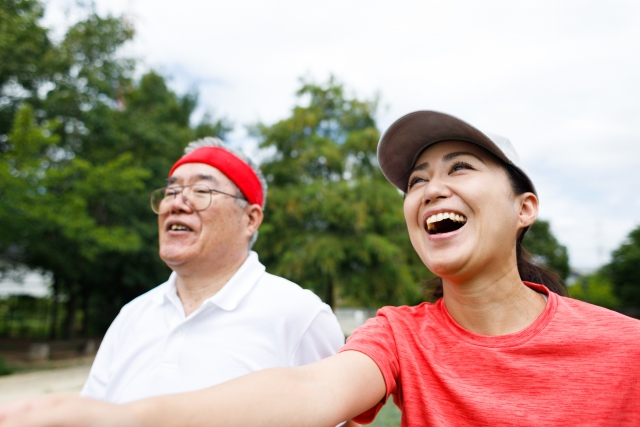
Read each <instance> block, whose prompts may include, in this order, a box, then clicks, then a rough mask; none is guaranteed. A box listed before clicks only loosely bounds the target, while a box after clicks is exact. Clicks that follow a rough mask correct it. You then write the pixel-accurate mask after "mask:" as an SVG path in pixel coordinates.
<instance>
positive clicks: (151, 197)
mask: <svg viewBox="0 0 640 427" xmlns="http://www.w3.org/2000/svg"><path fill="white" fill-rule="evenodd" d="M195 185H199V186H201V187H205V188H206V189H207V190H209V196H210V197H209V204H208V205H207V207H205V208H202V209H196V208H194V207H193V206H191V205H190V204H189V201H188V199H187V198H186V197H185V196H184V193H183V192H184V189H185V188H187V187H193V186H195ZM169 188H171V189H173V188H175V189H178V188H179V189H180V195H181V196H182V200H184V203H185V204H186V205H187V206H189V207H190V208H191V209H192V210H193V211H194V212H201V211H204V210H206V209H208V208H209V206H211V201H212V200H213V193H219V194H224V195H225V196H229V197H233V198H234V199H240V200H245V201H246V200H247V199H246V198H244V197H243V196H236V195H235V194H231V193H227V192H224V191H222V190H216V189H214V188H210V187H209V186H208V185H206V184H188V185H171V186H167V187H160V188H156V189H155V190H153V191H152V192H151V194H150V195H149V204H150V205H151V211H152V212H153V213H155V214H156V215H164V214H165V213H167V212H163V213H160V212H156V211H155V209H153V193H155V192H156V191H160V190H167V189H169ZM176 197H178V193H177V192H176V194H175V195H174V196H173V198H174V199H175V198H176Z"/></svg>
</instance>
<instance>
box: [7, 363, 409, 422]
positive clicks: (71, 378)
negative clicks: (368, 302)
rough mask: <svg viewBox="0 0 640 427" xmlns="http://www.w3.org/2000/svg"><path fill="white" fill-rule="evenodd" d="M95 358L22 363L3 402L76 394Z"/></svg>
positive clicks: (381, 417)
mask: <svg viewBox="0 0 640 427" xmlns="http://www.w3.org/2000/svg"><path fill="white" fill-rule="evenodd" d="M92 361H93V357H91V356H89V357H82V358H73V359H68V360H58V361H49V362H44V363H40V364H37V365H31V366H27V365H22V366H21V367H19V368H18V370H17V372H15V373H13V374H11V375H6V376H2V377H0V404H2V403H5V402H8V401H10V400H13V399H21V398H26V397H37V396H44V395H52V394H63V393H72V394H77V393H79V392H80V390H81V389H82V386H83V384H84V382H85V381H86V379H87V377H88V376H89V369H90V368H91V363H92ZM370 425H371V426H372V427H398V426H399V425H400V411H399V410H398V408H397V407H396V406H395V405H394V404H393V403H392V402H389V403H388V404H387V405H385V406H384V407H383V408H382V410H381V411H380V413H379V414H378V416H377V418H376V420H375V421H374V423H373V424H370Z"/></svg>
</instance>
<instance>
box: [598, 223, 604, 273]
mask: <svg viewBox="0 0 640 427" xmlns="http://www.w3.org/2000/svg"><path fill="white" fill-rule="evenodd" d="M596 261H597V262H598V267H600V266H601V265H602V264H603V263H604V248H603V246H602V221H597V222H596Z"/></svg>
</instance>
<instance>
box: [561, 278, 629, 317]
mask: <svg viewBox="0 0 640 427" xmlns="http://www.w3.org/2000/svg"><path fill="white" fill-rule="evenodd" d="M569 294H570V295H571V297H572V298H575V299H579V300H581V301H585V302H588V303H591V304H595V305H599V306H601V307H606V308H609V309H612V310H613V309H616V308H618V307H620V300H619V299H618V298H617V297H616V295H615V294H614V289H613V285H612V283H611V281H610V280H609V278H608V277H607V276H606V275H605V274H604V273H603V272H602V271H598V272H596V273H594V274H590V275H588V276H584V277H582V278H581V279H580V281H579V282H578V283H576V284H574V285H573V286H571V287H570V288H569Z"/></svg>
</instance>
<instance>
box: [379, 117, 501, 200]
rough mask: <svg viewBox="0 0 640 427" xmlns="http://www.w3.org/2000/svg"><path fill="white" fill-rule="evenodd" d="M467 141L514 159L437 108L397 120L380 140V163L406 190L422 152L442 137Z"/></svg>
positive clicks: (473, 129) (389, 175) (499, 155)
mask: <svg viewBox="0 0 640 427" xmlns="http://www.w3.org/2000/svg"><path fill="white" fill-rule="evenodd" d="M450 140H457V141H467V142H472V143H474V144H478V145H480V146H481V147H483V148H485V149H487V150H489V151H490V152H491V153H493V154H495V155H496V156H497V157H498V158H500V159H501V160H503V161H504V162H506V163H511V162H510V161H509V159H508V158H507V157H506V156H505V154H504V153H503V152H502V151H501V150H500V149H499V148H498V147H497V146H496V144H494V142H493V141H491V139H490V138H489V137H488V136H487V135H485V134H484V133H482V132H481V131H480V130H478V129H476V128H475V127H473V126H471V125H470V124H468V123H466V122H464V121H462V120H460V119H458V118H456V117H453V116H450V115H448V114H444V113H440V112H437V111H415V112H413V113H409V114H407V115H406V116H403V117H401V118H400V119H398V120H396V121H395V122H394V123H393V124H392V125H391V126H389V129H387V131H386V132H385V133H384V135H382V138H380V142H379V144H378V164H379V165H380V169H381V170H382V173H383V174H384V176H385V177H387V179H388V180H389V182H391V183H392V184H393V185H395V186H396V187H397V188H398V189H400V190H401V191H403V192H406V191H407V182H408V179H409V175H410V174H411V171H412V169H413V166H414V164H415V162H416V160H417V159H418V156H419V155H420V153H422V152H423V151H424V149H425V148H427V147H428V146H430V145H432V144H435V143H436V142H440V141H450Z"/></svg>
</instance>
